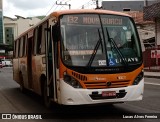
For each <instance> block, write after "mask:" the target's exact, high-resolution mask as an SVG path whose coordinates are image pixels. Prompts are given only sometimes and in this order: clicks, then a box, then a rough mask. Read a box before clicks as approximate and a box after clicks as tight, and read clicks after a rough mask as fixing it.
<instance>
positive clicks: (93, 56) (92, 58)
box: [87, 29, 103, 67]
mask: <svg viewBox="0 0 160 122" xmlns="http://www.w3.org/2000/svg"><path fill="white" fill-rule="evenodd" d="M98 35H99V40H98V41H97V43H96V46H95V47H94V50H93V53H92V55H91V58H90V59H89V61H88V64H87V66H88V67H90V66H91V65H92V62H93V60H94V58H95V56H96V54H97V50H98V48H99V46H100V44H101V46H102V37H101V34H100V31H99V29H98ZM102 52H103V46H102Z"/></svg>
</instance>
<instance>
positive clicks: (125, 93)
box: [58, 78, 144, 105]
mask: <svg viewBox="0 0 160 122" xmlns="http://www.w3.org/2000/svg"><path fill="white" fill-rule="evenodd" d="M59 85H60V86H61V87H59V88H60V91H59V92H60V94H59V95H58V97H59V100H58V103H59V104H63V105H83V104H99V103H118V102H126V101H138V100H142V97H143V91H144V78H143V79H142V80H141V81H140V82H139V84H138V85H132V86H128V87H121V88H108V89H78V88H73V87H72V86H70V85H68V84H67V83H65V82H64V81H62V80H61V81H60V84H59ZM104 92H116V96H114V97H113V96H108V97H104V96H102V93H104Z"/></svg>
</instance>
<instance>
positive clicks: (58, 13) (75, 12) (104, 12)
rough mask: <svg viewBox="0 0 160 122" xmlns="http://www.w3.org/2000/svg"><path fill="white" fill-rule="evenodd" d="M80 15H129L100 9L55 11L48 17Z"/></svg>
mask: <svg viewBox="0 0 160 122" xmlns="http://www.w3.org/2000/svg"><path fill="white" fill-rule="evenodd" d="M80 13H84V14H87V13H97V14H114V15H121V16H128V17H130V15H128V14H125V13H122V12H117V11H110V10H102V9H72V10H61V11H56V12H52V13H51V14H50V16H55V17H59V16H61V15H64V14H80Z"/></svg>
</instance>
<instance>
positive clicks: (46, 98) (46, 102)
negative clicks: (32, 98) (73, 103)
mask: <svg viewBox="0 0 160 122" xmlns="http://www.w3.org/2000/svg"><path fill="white" fill-rule="evenodd" d="M42 84H43V85H42V94H43V95H42V97H43V104H44V105H45V106H46V107H47V108H50V107H51V100H50V97H49V96H47V82H46V81H45V82H44V83H42Z"/></svg>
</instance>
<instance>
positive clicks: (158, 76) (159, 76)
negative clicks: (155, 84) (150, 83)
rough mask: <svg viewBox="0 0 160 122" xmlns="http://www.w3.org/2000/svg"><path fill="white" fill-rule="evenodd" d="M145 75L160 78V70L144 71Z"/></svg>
mask: <svg viewBox="0 0 160 122" xmlns="http://www.w3.org/2000/svg"><path fill="white" fill-rule="evenodd" d="M144 77H148V78H160V72H144Z"/></svg>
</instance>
